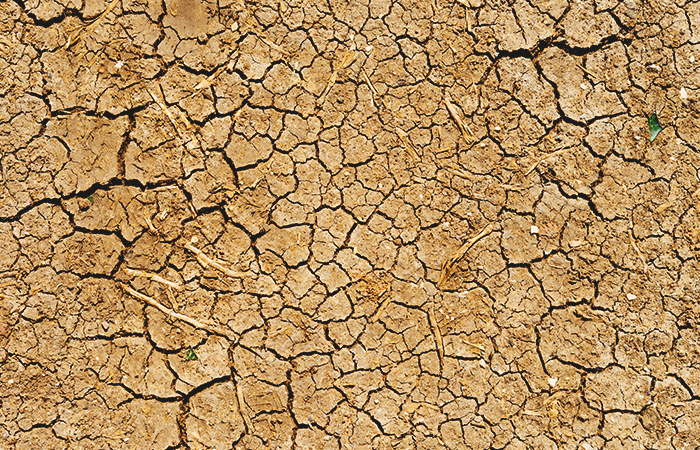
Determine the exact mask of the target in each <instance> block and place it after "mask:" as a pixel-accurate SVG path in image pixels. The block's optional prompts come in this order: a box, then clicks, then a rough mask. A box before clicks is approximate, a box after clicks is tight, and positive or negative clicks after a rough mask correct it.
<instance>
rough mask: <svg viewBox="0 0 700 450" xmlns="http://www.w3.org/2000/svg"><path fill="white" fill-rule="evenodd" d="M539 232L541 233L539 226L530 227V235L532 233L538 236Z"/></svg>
mask: <svg viewBox="0 0 700 450" xmlns="http://www.w3.org/2000/svg"><path fill="white" fill-rule="evenodd" d="M539 232H540V229H539V228H537V226H535V225H533V226H531V227H530V233H532V234H537V233H539Z"/></svg>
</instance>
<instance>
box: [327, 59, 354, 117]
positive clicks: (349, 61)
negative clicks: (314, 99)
mask: <svg viewBox="0 0 700 450" xmlns="http://www.w3.org/2000/svg"><path fill="white" fill-rule="evenodd" d="M356 58H357V52H354V51H347V52H345V55H344V56H343V59H342V61H341V62H340V65H339V66H338V67H337V68H336V69H335V70H334V71H333V73H332V74H331V76H330V78H329V79H328V84H327V85H326V89H325V90H324V91H323V94H322V95H321V99H320V101H319V102H318V104H319V106H320V105H322V104H323V103H324V102H325V101H326V96H328V93H329V92H330V91H331V88H332V87H333V85H334V84H335V82H336V81H337V80H338V74H339V73H340V71H341V70H345V69H347V68H348V67H350V65H351V64H352V63H353V62H354V61H355V59H356Z"/></svg>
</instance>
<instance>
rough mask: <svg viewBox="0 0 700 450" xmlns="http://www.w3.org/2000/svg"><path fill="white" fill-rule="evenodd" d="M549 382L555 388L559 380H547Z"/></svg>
mask: <svg viewBox="0 0 700 450" xmlns="http://www.w3.org/2000/svg"><path fill="white" fill-rule="evenodd" d="M547 381H548V382H549V385H550V386H552V387H554V386H556V385H557V381H559V378H547Z"/></svg>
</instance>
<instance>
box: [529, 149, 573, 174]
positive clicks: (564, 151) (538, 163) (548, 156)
mask: <svg viewBox="0 0 700 450" xmlns="http://www.w3.org/2000/svg"><path fill="white" fill-rule="evenodd" d="M571 150H572V149H571V148H564V149H562V150H557V151H556V152H552V153H548V154H546V155H545V156H543V157H542V158H540V159H538V160H537V162H536V163H535V164H534V165H533V166H532V167H530V170H528V171H527V172H525V176H528V175H530V174H531V173H532V172H533V171H534V170H535V169H536V168H537V166H539V165H540V163H542V162H544V161H546V160H548V159H549V158H554V157H555V156H561V155H564V154H566V153H570V152H571Z"/></svg>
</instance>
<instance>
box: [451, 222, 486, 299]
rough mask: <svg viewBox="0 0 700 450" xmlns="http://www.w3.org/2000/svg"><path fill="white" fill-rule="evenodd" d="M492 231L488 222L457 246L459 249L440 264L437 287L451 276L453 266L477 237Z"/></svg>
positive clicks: (479, 237) (474, 242)
mask: <svg viewBox="0 0 700 450" xmlns="http://www.w3.org/2000/svg"><path fill="white" fill-rule="evenodd" d="M492 231H493V224H488V225H487V226H486V227H484V229H483V230H481V232H480V233H479V234H477V235H476V236H474V237H473V238H471V239H470V240H469V241H467V242H465V243H464V245H462V246H461V247H460V248H459V250H457V251H456V252H455V253H454V254H453V255H452V256H451V257H450V258H449V259H448V260H447V261H445V262H444V263H443V264H442V270H441V272H440V280H439V281H438V287H440V286H442V285H443V284H444V283H445V282H446V281H447V280H448V279H449V278H450V276H452V273H453V271H454V268H455V266H456V265H457V263H458V262H459V261H460V260H461V259H462V258H463V257H464V255H466V253H467V251H468V250H469V249H470V248H471V247H472V246H473V245H474V244H476V242H477V241H478V240H479V239H481V238H483V237H484V236H487V235H489V234H491V232H492Z"/></svg>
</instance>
